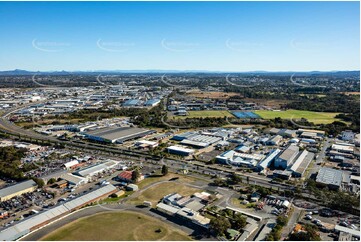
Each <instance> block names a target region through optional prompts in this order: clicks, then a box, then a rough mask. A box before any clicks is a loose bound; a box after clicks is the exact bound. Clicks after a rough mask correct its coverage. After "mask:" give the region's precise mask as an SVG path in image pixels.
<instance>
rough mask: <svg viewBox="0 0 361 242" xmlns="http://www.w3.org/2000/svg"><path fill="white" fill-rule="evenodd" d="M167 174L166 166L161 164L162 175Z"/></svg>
mask: <svg viewBox="0 0 361 242" xmlns="http://www.w3.org/2000/svg"><path fill="white" fill-rule="evenodd" d="M167 174H168V167H167V166H166V165H163V166H162V175H163V176H165V175H167Z"/></svg>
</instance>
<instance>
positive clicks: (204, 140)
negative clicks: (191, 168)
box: [180, 134, 222, 148]
mask: <svg viewBox="0 0 361 242" xmlns="http://www.w3.org/2000/svg"><path fill="white" fill-rule="evenodd" d="M221 140H222V138H220V137H216V136H212V135H204V134H197V135H194V136H191V137H188V138H187V139H183V140H182V141H181V142H180V143H181V144H182V145H188V146H192V147H195V148H205V147H208V146H210V145H212V144H214V143H217V142H219V141H221Z"/></svg>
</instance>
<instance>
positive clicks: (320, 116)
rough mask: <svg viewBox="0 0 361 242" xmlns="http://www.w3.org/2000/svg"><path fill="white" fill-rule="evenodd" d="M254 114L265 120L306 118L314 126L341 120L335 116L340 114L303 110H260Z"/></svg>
mask: <svg viewBox="0 0 361 242" xmlns="http://www.w3.org/2000/svg"><path fill="white" fill-rule="evenodd" d="M254 113H256V114H258V115H259V116H261V118H263V119H274V118H277V117H280V118H282V119H291V118H292V119H295V120H297V119H301V118H305V119H307V120H308V121H309V122H312V123H314V124H329V123H332V122H333V121H336V120H339V119H336V118H335V116H336V115H337V114H339V113H324V112H311V111H303V110H293V109H290V110H287V111H266V110H259V111H254Z"/></svg>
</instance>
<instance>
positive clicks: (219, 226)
mask: <svg viewBox="0 0 361 242" xmlns="http://www.w3.org/2000/svg"><path fill="white" fill-rule="evenodd" d="M209 227H210V229H211V230H212V231H213V232H214V233H215V234H216V236H222V235H224V234H225V233H226V231H227V229H229V228H230V227H231V223H230V222H229V220H228V219H227V218H225V217H219V218H212V219H211V222H210V224H209Z"/></svg>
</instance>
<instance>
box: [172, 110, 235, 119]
mask: <svg viewBox="0 0 361 242" xmlns="http://www.w3.org/2000/svg"><path fill="white" fill-rule="evenodd" d="M188 114H189V115H187V116H175V117H176V118H182V119H184V118H207V117H208V118H223V117H224V116H226V117H233V115H232V114H231V113H230V112H228V111H226V110H202V111H188Z"/></svg>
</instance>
